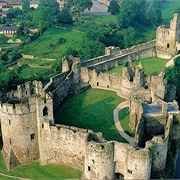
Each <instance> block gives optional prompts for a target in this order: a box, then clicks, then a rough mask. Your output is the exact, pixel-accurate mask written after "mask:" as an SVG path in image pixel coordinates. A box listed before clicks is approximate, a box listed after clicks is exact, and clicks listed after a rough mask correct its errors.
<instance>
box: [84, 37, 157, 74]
mask: <svg viewBox="0 0 180 180" xmlns="http://www.w3.org/2000/svg"><path fill="white" fill-rule="evenodd" d="M106 53H107V54H108V53H111V54H110V55H105V56H100V57H97V58H94V59H90V60H88V61H85V62H83V63H82V67H86V68H88V69H91V70H92V69H95V70H96V71H97V72H100V71H105V70H109V69H111V68H113V67H115V66H118V65H120V64H123V63H124V62H126V61H127V60H129V59H131V60H132V61H133V60H137V59H142V58H146V57H155V56H156V50H155V40H153V41H150V42H147V43H144V44H140V45H137V46H132V47H131V48H127V49H122V50H120V49H119V48H118V50H117V49H116V48H114V49H111V50H110V51H109V52H108V50H107V49H106Z"/></svg>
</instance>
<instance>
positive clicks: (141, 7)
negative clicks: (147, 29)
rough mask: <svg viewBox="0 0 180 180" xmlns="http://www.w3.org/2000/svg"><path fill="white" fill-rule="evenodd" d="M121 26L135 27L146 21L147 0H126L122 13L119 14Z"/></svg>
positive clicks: (122, 6)
mask: <svg viewBox="0 0 180 180" xmlns="http://www.w3.org/2000/svg"><path fill="white" fill-rule="evenodd" d="M117 18H118V23H119V26H120V27H121V28H128V27H129V26H132V27H135V26H137V25H138V24H143V25H145V24H146V23H147V22H146V0H126V1H123V3H122V5H121V13H119V15H118V16H117Z"/></svg>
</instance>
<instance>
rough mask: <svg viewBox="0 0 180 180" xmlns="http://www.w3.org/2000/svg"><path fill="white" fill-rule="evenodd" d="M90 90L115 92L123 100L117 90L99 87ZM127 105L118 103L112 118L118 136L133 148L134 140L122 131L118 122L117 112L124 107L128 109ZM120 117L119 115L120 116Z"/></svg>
mask: <svg viewBox="0 0 180 180" xmlns="http://www.w3.org/2000/svg"><path fill="white" fill-rule="evenodd" d="M92 88H97V89H104V90H110V91H115V92H116V93H117V95H118V96H120V97H121V98H125V97H123V95H122V94H121V92H120V91H118V90H114V89H110V88H101V87H92ZM128 106H129V103H128V101H127V100H126V101H124V102H122V103H120V104H119V105H118V106H117V107H116V108H115V109H114V111H113V118H114V123H115V125H116V128H117V130H118V131H119V134H120V135H121V136H122V137H123V138H124V139H126V141H128V142H129V144H130V145H131V146H132V147H134V138H132V137H130V136H129V135H128V134H126V133H125V131H124V129H123V128H122V126H121V123H120V121H119V111H120V110H121V109H123V108H125V107H128ZM120 115H121V114H120Z"/></svg>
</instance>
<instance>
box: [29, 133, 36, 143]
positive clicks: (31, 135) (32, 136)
mask: <svg viewBox="0 0 180 180" xmlns="http://www.w3.org/2000/svg"><path fill="white" fill-rule="evenodd" d="M34 137H35V134H34V133H33V134H30V138H31V141H32V140H33V139H34Z"/></svg>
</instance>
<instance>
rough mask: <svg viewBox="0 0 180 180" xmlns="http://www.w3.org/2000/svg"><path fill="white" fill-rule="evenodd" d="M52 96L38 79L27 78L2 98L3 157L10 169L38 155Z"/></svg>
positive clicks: (37, 157)
mask: <svg viewBox="0 0 180 180" xmlns="http://www.w3.org/2000/svg"><path fill="white" fill-rule="evenodd" d="M52 112H53V109H52V99H51V98H49V97H48V96H47V95H46V94H45V93H44V91H43V89H42V83H41V82H38V81H34V82H32V83H31V82H27V83H26V84H25V85H20V86H18V87H17V91H11V92H10V93H7V94H6V96H4V97H3V98H2V101H1V106H0V117H1V130H2V139H3V150H2V154H3V159H4V162H5V165H6V167H7V169H8V170H10V169H12V168H14V167H16V166H17V165H20V164H26V163H29V162H32V161H34V160H37V159H39V154H40V152H39V146H40V141H39V136H40V133H39V129H40V128H42V127H43V124H41V120H42V118H46V119H48V118H50V119H51V117H52Z"/></svg>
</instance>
